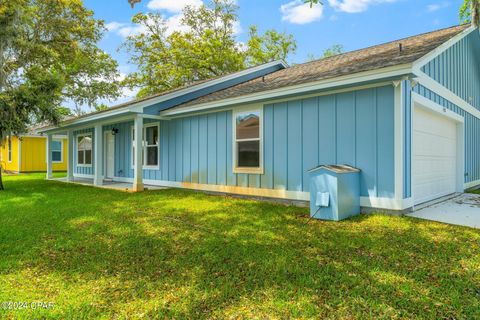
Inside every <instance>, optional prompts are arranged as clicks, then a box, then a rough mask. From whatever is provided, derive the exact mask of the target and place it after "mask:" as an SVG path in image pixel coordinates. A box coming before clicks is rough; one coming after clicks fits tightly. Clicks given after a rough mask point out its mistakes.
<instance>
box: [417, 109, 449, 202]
mask: <svg viewBox="0 0 480 320" xmlns="http://www.w3.org/2000/svg"><path fill="white" fill-rule="evenodd" d="M413 139H414V143H413V150H412V151H413V155H412V156H413V172H412V176H413V195H414V197H415V204H418V203H422V202H426V201H429V200H433V199H435V198H439V197H442V196H445V195H448V194H451V193H454V192H455V190H456V180H457V176H456V165H457V126H456V123H455V122H454V121H452V120H450V119H448V118H446V117H443V116H441V115H438V114H436V113H434V112H429V111H425V110H423V109H420V108H415V111H414V127H413Z"/></svg>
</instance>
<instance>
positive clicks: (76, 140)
mask: <svg viewBox="0 0 480 320" xmlns="http://www.w3.org/2000/svg"><path fill="white" fill-rule="evenodd" d="M88 136H90V137H91V138H92V149H91V159H90V160H91V162H92V163H90V164H79V163H78V138H79V137H88ZM94 143H95V142H94V140H93V132H87V133H77V134H76V135H75V155H74V156H75V165H76V166H77V167H79V168H91V167H92V165H93V148H94V147H93V144H94ZM83 160H84V162H85V154H84V155H83Z"/></svg>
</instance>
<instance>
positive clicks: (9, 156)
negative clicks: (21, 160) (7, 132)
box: [7, 136, 12, 162]
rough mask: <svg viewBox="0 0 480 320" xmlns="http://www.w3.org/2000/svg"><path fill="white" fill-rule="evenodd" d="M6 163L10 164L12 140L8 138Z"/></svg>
mask: <svg viewBox="0 0 480 320" xmlns="http://www.w3.org/2000/svg"><path fill="white" fill-rule="evenodd" d="M7 144H8V150H7V152H8V162H12V138H11V137H10V136H9V137H8V142H7Z"/></svg>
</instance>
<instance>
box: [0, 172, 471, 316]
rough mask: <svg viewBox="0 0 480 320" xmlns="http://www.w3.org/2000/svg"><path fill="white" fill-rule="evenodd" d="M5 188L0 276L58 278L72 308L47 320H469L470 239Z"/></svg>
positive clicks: (86, 191)
mask: <svg viewBox="0 0 480 320" xmlns="http://www.w3.org/2000/svg"><path fill="white" fill-rule="evenodd" d="M12 186H13V182H12ZM14 186H15V191H9V193H6V197H5V199H3V200H2V201H1V202H0V217H1V218H2V220H3V221H4V223H3V224H2V226H0V240H1V242H0V249H2V252H5V255H3V256H2V259H1V263H0V276H4V277H6V278H7V279H8V277H9V276H12V275H15V274H16V273H24V272H27V273H28V272H29V271H30V270H35V272H36V273H38V274H39V275H41V276H42V275H43V276H48V275H56V276H57V277H58V279H59V283H61V284H62V287H60V288H57V293H56V296H58V295H66V296H71V295H75V294H77V293H78V295H79V296H82V293H83V294H85V298H84V299H82V298H77V300H75V302H72V304H71V305H64V306H61V307H59V309H57V310H55V313H54V314H53V315H54V316H58V317H65V316H66V315H68V314H69V312H77V313H78V314H83V315H89V316H100V315H103V316H107V317H113V316H121V317H123V316H129V317H134V318H135V317H140V316H138V314H139V313H140V314H141V315H143V316H145V317H164V316H166V317H176V318H212V317H239V316H242V317H251V316H260V317H340V318H342V317H353V318H358V317H387V318H390V317H406V318H412V317H425V318H475V317H478V316H480V314H479V306H480V305H479V303H480V302H479V301H480V295H479V293H478V290H479V289H480V288H479V287H480V286H479V283H480V282H479V281H480V275H479V273H478V267H479V265H480V260H479V255H480V248H479V242H480V233H479V232H477V231H475V230H472V229H467V228H459V227H453V226H447V225H442V224H436V223H431V222H425V221H420V220H415V219H409V218H399V217H387V216H380V215H370V216H360V217H357V218H354V219H350V220H347V221H343V222H340V223H334V222H322V221H313V222H311V223H310V224H309V225H305V222H306V221H307V218H308V211H307V209H304V208H296V207H287V206H281V205H274V204H269V203H264V202H256V201H246V200H239V199H231V198H228V197H216V196H208V195H204V194H201V193H195V192H189V191H182V190H162V191H151V192H145V193H141V194H126V193H121V192H116V191H111V190H103V189H102V190H100V189H95V188H91V187H83V186H77V185H67V184H62V183H58V182H45V181H41V180H35V179H33V180H32V179H25V180H19V181H15V183H14ZM1 196H3V194H2V195H1ZM65 288H69V289H68V290H70V291H68V292H66V291H67V290H66V289H65ZM25 290H26V289H25ZM18 291H22V287H21V286H20V287H17V288H11V289H10V292H12V293H16V292H18ZM54 296H55V295H54ZM0 300H1V299H0ZM67 300H68V299H67Z"/></svg>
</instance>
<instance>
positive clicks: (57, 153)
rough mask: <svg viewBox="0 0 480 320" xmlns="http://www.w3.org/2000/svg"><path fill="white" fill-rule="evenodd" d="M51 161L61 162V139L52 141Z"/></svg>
mask: <svg viewBox="0 0 480 320" xmlns="http://www.w3.org/2000/svg"><path fill="white" fill-rule="evenodd" d="M52 161H53V162H57V163H61V162H63V142H62V140H53V141H52Z"/></svg>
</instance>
